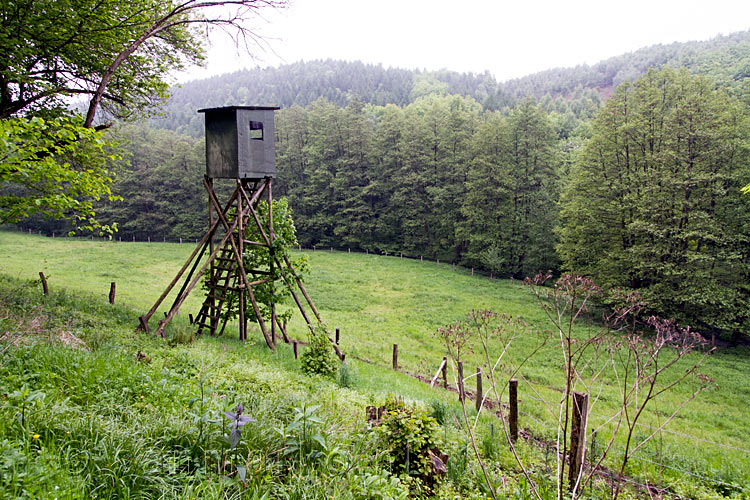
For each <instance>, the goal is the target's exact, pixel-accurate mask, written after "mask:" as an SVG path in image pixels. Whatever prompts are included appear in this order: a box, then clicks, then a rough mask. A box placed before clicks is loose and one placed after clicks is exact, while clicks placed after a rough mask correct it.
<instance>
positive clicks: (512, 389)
mask: <svg viewBox="0 0 750 500" xmlns="http://www.w3.org/2000/svg"><path fill="white" fill-rule="evenodd" d="M508 400H509V401H508V403H509V405H508V406H510V411H509V415H508V427H510V439H511V441H513V442H515V441H516V440H517V439H518V380H515V379H510V380H508Z"/></svg>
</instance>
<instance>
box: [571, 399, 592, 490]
mask: <svg viewBox="0 0 750 500" xmlns="http://www.w3.org/2000/svg"><path fill="white" fill-rule="evenodd" d="M588 406H589V395H588V394H582V393H580V392H574V393H573V423H572V425H571V427H570V452H569V453H568V463H570V469H569V470H568V487H569V488H570V491H573V489H574V488H575V486H576V482H577V481H578V474H579V473H580V471H581V464H582V463H583V451H584V447H583V441H584V437H585V436H586V414H587V410H588Z"/></svg>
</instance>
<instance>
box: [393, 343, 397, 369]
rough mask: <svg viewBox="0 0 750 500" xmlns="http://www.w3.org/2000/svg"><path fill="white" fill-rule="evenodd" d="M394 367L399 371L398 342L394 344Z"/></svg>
mask: <svg viewBox="0 0 750 500" xmlns="http://www.w3.org/2000/svg"><path fill="white" fill-rule="evenodd" d="M393 369H394V370H397V371H398V344H393Z"/></svg>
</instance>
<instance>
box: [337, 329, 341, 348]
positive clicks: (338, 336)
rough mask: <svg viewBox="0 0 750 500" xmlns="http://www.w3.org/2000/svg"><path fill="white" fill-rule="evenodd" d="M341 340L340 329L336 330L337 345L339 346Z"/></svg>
mask: <svg viewBox="0 0 750 500" xmlns="http://www.w3.org/2000/svg"><path fill="white" fill-rule="evenodd" d="M339 338H340V332H339V329H338V328H336V345H339Z"/></svg>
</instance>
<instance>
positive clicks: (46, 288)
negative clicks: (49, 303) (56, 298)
mask: <svg viewBox="0 0 750 500" xmlns="http://www.w3.org/2000/svg"><path fill="white" fill-rule="evenodd" d="M39 279H41V280H42V290H44V295H49V287H48V286H47V278H46V277H45V276H44V273H43V272H42V271H39Z"/></svg>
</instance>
